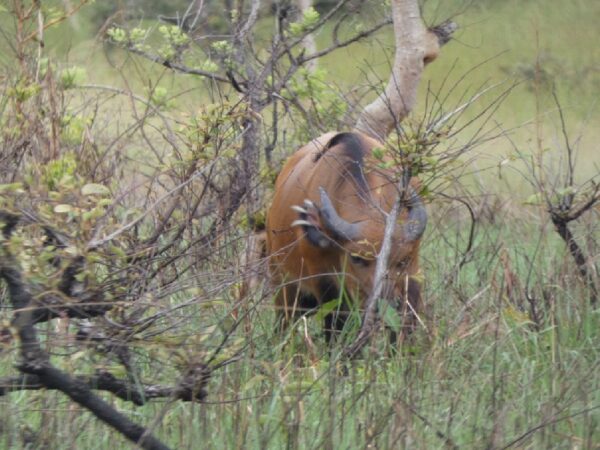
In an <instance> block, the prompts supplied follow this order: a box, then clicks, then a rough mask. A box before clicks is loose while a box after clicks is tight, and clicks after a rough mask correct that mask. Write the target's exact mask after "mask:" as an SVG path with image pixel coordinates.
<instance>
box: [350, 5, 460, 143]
mask: <svg viewBox="0 0 600 450" xmlns="http://www.w3.org/2000/svg"><path fill="white" fill-rule="evenodd" d="M392 20H393V24H394V36H395V44H396V53H395V55H394V65H393V67H392V73H391V75H390V78H389V81H388V83H387V86H386V88H385V91H384V92H383V93H382V94H381V95H380V96H379V97H378V98H377V99H376V100H375V101H373V102H372V103H371V104H370V105H368V106H367V107H366V108H365V109H364V111H363V113H362V114H361V115H360V117H359V119H358V122H357V123H356V126H355V128H356V129H357V130H358V131H360V132H363V133H365V134H368V135H370V136H373V137H374V138H376V139H379V140H384V139H385V138H386V136H387V135H388V134H389V133H390V132H391V131H392V129H393V128H394V126H395V125H396V124H397V123H399V122H400V121H401V120H402V119H403V118H404V117H406V116H407V115H408V113H409V112H410V111H411V110H412V109H413V107H414V105H415V100H416V95H417V87H418V85H419V81H420V79H421V74H422V72H423V68H424V67H425V64H427V63H429V62H431V61H433V60H434V59H435V58H436V57H437V55H438V53H439V47H440V45H442V44H444V43H445V42H447V41H448V40H449V36H450V34H452V32H453V31H454V30H455V29H456V25H455V24H454V23H451V22H448V23H447V24H444V25H442V26H439V27H436V28H434V29H432V30H428V29H427V28H426V27H425V24H424V23H423V20H422V19H421V12H420V10H419V4H418V1H417V0H393V1H392ZM438 30H442V32H441V33H444V35H443V36H442V35H441V34H438Z"/></svg>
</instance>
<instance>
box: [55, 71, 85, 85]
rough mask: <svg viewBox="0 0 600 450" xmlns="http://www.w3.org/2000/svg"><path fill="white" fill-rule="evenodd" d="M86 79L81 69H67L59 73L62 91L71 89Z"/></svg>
mask: <svg viewBox="0 0 600 450" xmlns="http://www.w3.org/2000/svg"><path fill="white" fill-rule="evenodd" d="M86 77H87V73H86V70H85V69H84V68H83V67H69V68H66V69H64V70H63V71H62V72H61V73H60V76H59V80H60V84H61V87H62V88H63V89H71V88H72V87H74V86H77V85H78V84H82V83H83V82H84V81H85V79H86Z"/></svg>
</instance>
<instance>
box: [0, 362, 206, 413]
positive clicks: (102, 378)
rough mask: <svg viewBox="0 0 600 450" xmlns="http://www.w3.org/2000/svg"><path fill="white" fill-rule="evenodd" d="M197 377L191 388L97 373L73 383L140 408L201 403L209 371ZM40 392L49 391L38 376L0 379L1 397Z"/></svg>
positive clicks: (185, 382)
mask: <svg viewBox="0 0 600 450" xmlns="http://www.w3.org/2000/svg"><path fill="white" fill-rule="evenodd" d="M200 374H201V376H200V377H199V380H195V382H194V383H193V385H192V384H190V383H189V380H188V381H186V380H187V378H184V380H183V381H182V383H180V385H179V386H161V385H141V384H139V383H138V384H132V383H130V382H128V381H125V380H119V379H117V378H115V377H114V376H113V375H112V374H110V373H108V372H99V373H98V374H96V375H92V376H77V377H75V380H76V381H77V382H78V383H80V384H83V385H85V386H86V387H87V388H88V389H93V390H98V391H107V392H111V393H112V394H114V395H116V396H117V397H119V398H120V399H121V400H125V401H128V402H132V403H134V404H135V405H138V406H142V405H144V404H146V403H147V402H148V401H149V400H151V399H155V398H168V399H176V400H182V401H202V400H203V399H204V398H205V397H206V391H205V390H204V389H203V388H202V387H199V386H204V385H205V384H206V381H207V379H208V371H207V370H203V371H201V372H200ZM196 385H198V386H196ZM40 389H52V388H50V387H47V386H46V385H45V384H44V383H42V381H41V379H40V377H39V376H37V375H30V374H22V375H17V376H14V377H6V378H2V379H0V397H2V396H4V395H7V394H9V393H11V392H16V391H26V390H31V391H33V390H40Z"/></svg>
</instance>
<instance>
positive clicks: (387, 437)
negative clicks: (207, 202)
mask: <svg viewBox="0 0 600 450" xmlns="http://www.w3.org/2000/svg"><path fill="white" fill-rule="evenodd" d="M447 3H454V2H441V3H439V4H438V3H436V2H432V1H427V2H425V18H426V19H427V20H428V22H431V23H434V22H437V21H438V20H439V19H440V18H445V17H447V16H448V15H452V16H455V18H454V20H456V21H457V22H458V23H459V24H460V26H461V31H460V32H459V33H458V35H457V36H456V40H455V41H454V42H452V43H450V44H448V45H447V46H446V47H444V49H443V52H442V55H441V57H440V59H439V60H438V61H436V62H435V63H433V64H432V65H431V66H429V67H428V68H427V70H426V74H425V80H424V82H423V84H422V92H421V97H420V99H424V98H425V96H427V95H428V93H427V91H428V90H429V91H430V93H429V96H430V98H433V94H432V93H436V95H438V94H437V93H440V92H441V93H442V95H443V94H444V93H448V92H449V94H448V96H449V97H448V100H447V101H446V102H445V103H444V105H445V106H444V107H445V108H448V109H450V108H451V107H452V105H459V104H460V103H461V97H462V96H463V94H464V92H469V93H471V94H473V93H475V92H477V91H478V90H479V89H481V87H482V86H486V85H493V84H495V83H500V82H502V83H503V84H501V85H500V86H499V87H498V89H499V90H502V89H504V88H505V87H508V86H510V85H511V84H512V83H517V85H516V86H515V87H514V89H513V91H512V94H511V95H510V96H509V97H507V99H506V100H505V101H504V102H503V103H502V105H501V106H500V108H499V109H498V110H497V111H496V112H495V113H494V115H493V119H492V120H491V121H490V122H489V126H491V127H494V126H501V127H502V129H504V130H511V131H510V134H509V135H508V136H506V137H503V138H499V139H496V140H494V141H492V142H490V143H487V144H485V145H483V146H481V147H479V148H477V149H476V150H475V152H476V153H472V154H471V155H469V156H472V159H473V160H474V161H472V162H471V163H470V164H471V165H470V166H469V167H472V168H474V169H476V170H477V171H478V173H477V174H475V175H466V176H464V177H463V178H460V179H458V180H456V179H452V180H450V181H448V182H447V186H448V189H449V192H453V193H454V192H458V193H460V194H461V195H463V194H464V195H465V197H468V199H469V200H470V202H471V204H472V207H473V211H474V215H475V222H474V226H475V233H474V238H473V241H472V242H471V245H470V246H469V231H470V227H471V221H470V220H469V219H468V217H469V215H468V214H467V210H466V209H465V208H464V207H463V206H462V205H461V204H460V203H457V202H452V201H450V200H447V199H444V198H442V197H439V198H433V199H432V202H433V204H432V205H431V206H430V209H429V210H430V216H431V217H430V222H429V226H428V230H427V232H426V235H425V237H424V239H423V248H422V256H421V258H422V267H423V273H424V277H425V281H424V284H425V295H424V301H425V312H424V314H423V317H422V323H421V326H420V327H419V328H418V329H417V331H416V332H415V333H414V335H413V336H412V337H411V339H410V341H408V342H404V343H403V345H402V346H401V347H400V348H399V349H397V348H391V347H390V346H389V345H388V343H387V337H386V334H385V333H386V332H385V330H380V332H379V333H378V335H377V338H376V339H374V341H373V344H372V345H371V347H370V348H368V349H367V351H365V352H364V354H363V356H362V357H361V358H358V359H356V360H354V361H352V362H348V361H342V360H341V359H340V351H341V346H340V345H335V346H333V347H331V348H330V347H328V346H327V345H326V344H325V343H324V340H323V339H322V336H321V334H322V333H321V330H320V324H319V323H317V321H316V320H314V319H310V318H309V319H308V320H306V321H300V322H299V323H298V324H297V325H296V326H295V327H294V328H293V329H292V330H291V331H290V332H289V333H288V334H287V335H286V336H285V337H283V338H282V337H281V336H280V335H279V334H278V333H276V332H275V330H274V325H273V324H274V322H275V314H274V312H273V310H272V308H271V304H272V295H273V290H272V289H271V288H270V287H269V286H268V285H267V283H266V282H264V281H263V282H262V283H261V284H260V285H259V286H257V287H256V289H255V292H253V295H252V296H251V297H250V299H249V300H248V301H247V302H245V303H244V305H243V308H242V315H241V319H240V322H239V326H237V328H235V329H232V326H233V323H234V322H233V320H232V310H233V306H232V305H234V304H235V302H236V300H238V297H237V295H238V290H237V288H238V287H239V286H237V285H236V284H235V283H230V284H227V283H224V286H225V287H223V288H222V289H220V290H219V291H218V292H217V293H216V294H215V295H214V296H213V297H212V298H211V299H210V301H203V302H198V303H192V304H191V306H189V307H187V308H185V309H183V310H180V311H175V312H174V313H173V314H174V315H175V317H174V319H173V320H174V321H176V319H181V321H182V324H181V326H180V327H179V328H177V329H176V330H175V331H173V334H172V335H171V334H168V335H166V336H164V337H161V338H160V339H163V340H162V341H160V342H159V340H158V339H159V338H157V341H156V342H153V341H151V340H149V341H139V342H138V341H133V342H132V346H133V350H134V353H135V355H136V359H137V361H136V362H137V363H138V365H139V366H140V367H141V368H142V375H143V376H148V377H150V376H152V377H153V378H155V379H161V380H170V379H172V377H174V376H176V372H177V371H176V370H175V368H177V367H178V365H180V364H181V361H183V360H185V359H186V357H187V356H188V355H192V354H193V355H195V354H197V353H198V352H199V353H200V355H201V356H203V357H208V356H209V355H211V353H212V352H213V351H214V350H215V349H216V348H218V347H219V345H220V344H221V342H222V340H223V338H224V336H227V335H228V334H230V333H231V337H230V338H229V339H228V340H227V344H226V346H225V349H224V350H223V351H222V352H221V354H220V356H219V358H220V360H225V359H227V358H234V360H233V362H231V363H230V364H228V365H226V366H224V367H221V368H219V369H218V370H217V371H215V372H214V373H213V375H212V377H211V379H210V381H209V384H208V386H207V391H208V397H207V398H206V401H205V402H203V403H196V404H190V403H184V402H177V401H164V402H161V401H155V402H151V403H150V404H148V405H146V406H142V407H138V408H136V407H134V406H133V405H132V404H131V403H127V402H122V401H120V400H118V399H114V397H111V396H108V395H104V394H102V395H103V396H104V398H106V399H108V400H109V401H110V402H111V403H112V404H114V405H116V406H117V407H118V408H119V410H121V411H123V412H125V413H126V414H127V415H129V416H130V417H131V418H132V419H134V420H136V421H138V422H139V423H142V424H144V425H145V426H148V427H150V428H151V429H152V430H153V431H154V432H155V434H156V435H157V436H158V437H159V438H160V439H162V440H163V441H164V442H165V443H166V444H167V445H170V446H171V447H172V448H174V449H190V450H195V449H204V448H206V449H208V448H210V449H237V448H247V449H283V448H286V449H336V450H337V449H359V448H370V449H388V448H389V449H395V448H406V449H435V448H460V449H465V448H466V449H471V448H473V449H480V448H486V449H505V448H515V449H550V448H552V449H555V448H556V449H598V448H600V377H599V376H598V371H599V370H600V331H599V330H600V310H599V309H598V308H597V307H596V308H595V309H594V308H593V307H592V306H591V305H590V302H589V298H590V295H591V292H590V291H589V289H588V288H586V286H585V285H584V283H582V281H581V279H580V277H579V276H578V273H577V270H576V267H575V265H574V264H573V262H572V259H571V256H570V254H569V253H568V251H567V249H566V247H565V246H564V243H563V241H562V240H561V239H560V238H559V237H558V235H557V234H556V233H555V232H554V230H553V227H552V224H551V223H550V222H549V219H548V217H547V214H546V211H545V209H544V207H542V206H536V205H525V204H524V201H525V199H527V197H529V196H530V194H531V192H532V188H531V187H530V186H528V184H527V182H526V181H525V180H524V177H523V176H522V175H521V174H520V172H522V171H523V168H524V165H523V164H522V161H519V160H518V159H517V160H514V161H513V160H510V161H509V162H508V164H506V165H503V166H502V170H500V166H499V163H500V162H501V161H505V160H507V158H509V157H510V156H511V155H513V156H514V155H515V154H516V152H517V150H518V151H519V152H520V153H521V154H532V155H536V154H539V153H540V152H542V153H544V154H545V155H549V161H550V162H549V164H554V165H555V166H556V167H557V170H559V169H560V164H561V161H562V160H561V158H564V157H563V156H561V155H562V153H561V149H562V148H563V146H564V141H563V137H562V135H561V128H560V119H559V116H558V111H557V109H556V104H555V103H554V100H553V97H552V90H553V88H554V89H556V92H557V96H558V98H559V99H560V102H561V105H562V108H563V110H564V113H565V116H566V118H567V131H568V133H569V134H570V136H571V137H572V142H574V143H576V144H577V149H578V154H577V155H578V156H577V158H578V159H577V162H578V163H579V165H578V171H577V176H578V177H579V179H580V180H585V179H588V178H589V177H591V176H594V175H597V173H598V172H599V171H600V153H599V152H598V149H597V144H596V143H597V141H598V138H600V127H598V123H599V119H600V111H599V109H598V104H597V101H598V97H599V94H600V74H599V70H600V68H599V67H598V61H600V49H599V47H598V46H597V45H596V40H597V34H598V31H597V30H598V25H597V24H598V20H599V19H600V3H599V2H593V1H583V0H579V1H571V2H564V1H560V0H546V1H544V0H530V1H517V0H507V1H503V2H499V1H494V2H492V1H488V2H481V4H471V5H470V6H469V7H467V8H463V7H465V6H466V4H467V3H470V2H463V3H461V4H458V3H456V4H453V5H448V4H447ZM474 3H475V2H474ZM463 9H464V10H463ZM78 17H79V19H78V22H77V23H68V24H66V25H64V27H63V28H60V29H57V30H53V31H51V32H49V34H48V36H47V39H48V43H47V46H48V47H49V50H48V51H49V52H50V53H51V54H54V55H55V57H56V59H57V60H60V61H68V62H65V63H64V64H65V65H71V64H73V65H78V66H82V67H84V68H85V69H86V73H87V80H86V83H87V84H97V85H111V86H115V87H118V88H124V87H128V88H132V89H133V90H134V91H135V92H139V93H140V95H143V94H144V92H145V91H144V89H146V86H148V80H149V79H152V80H156V79H157V78H158V77H161V81H160V85H161V86H165V87H167V88H168V89H169V92H170V93H171V94H172V95H173V96H174V97H175V100H174V104H173V106H172V108H171V111H170V112H171V113H172V114H173V116H174V117H179V115H184V114H185V113H189V112H192V111H195V110H197V109H198V107H199V106H198V105H199V104H202V102H205V101H206V98H207V95H206V93H205V92H203V85H202V84H201V83H197V82H196V80H195V79H194V78H193V77H190V76H173V75H172V74H170V73H168V72H165V71H163V70H161V69H157V68H156V67H153V66H151V65H149V64H148V63H146V62H143V61H140V60H137V59H135V58H134V59H129V58H128V57H126V55H125V54H124V53H123V52H122V51H120V50H118V49H114V48H112V49H108V51H107V49H106V48H105V47H104V45H103V44H102V43H99V42H98V40H95V39H94V37H95V36H94V33H91V32H88V29H89V28H88V22H87V21H88V18H87V17H86V12H85V11H83V13H82V14H81V15H80V16H78ZM2 20H6V18H3V19H2ZM3 23H4V24H6V22H3ZM65 30H69V32H68V33H67V32H65ZM319 40H320V45H325V43H326V41H327V33H322V35H320V36H319ZM389 42H390V34H389V32H387V31H386V32H382V33H380V34H379V35H377V37H376V38H375V39H372V40H371V41H369V42H368V43H364V42H363V43H361V44H358V45H353V46H351V47H349V48H347V49H342V50H340V51H339V52H336V53H334V54H332V55H330V56H328V57H327V58H325V59H324V60H323V61H322V63H321V64H322V67H325V68H326V69H327V71H328V82H329V83H331V84H332V85H335V86H336V87H339V88H340V90H344V91H347V90H348V88H349V87H354V86H358V87H360V86H364V85H366V84H368V81H367V80H371V81H372V80H373V79H377V77H379V78H381V79H383V78H386V77H387V75H386V74H387V70H388V67H389V66H388V62H387V60H388V58H389V55H390V50H391V49H390V47H389V45H390V44H389ZM1 58H2V59H1V61H2V63H3V64H4V65H5V66H6V65H7V64H10V60H9V59H7V57H6V56H3V57H1ZM365 67H368V68H369V69H368V70H369V71H368V72H367V71H366V69H365ZM124 73H126V74H128V75H131V76H127V77H125V76H123V74H124ZM446 77H447V78H448V81H446V82H444V81H443V80H444V79H445V78H446ZM463 78H464V79H463ZM455 83H458V87H456V88H455V89H450V87H451V86H453V85H454V84H455ZM442 84H443V86H442ZM495 92H497V91H492V92H490V93H489V94H488V95H487V96H485V97H484V98H483V99H482V100H483V102H484V103H482V104H481V105H483V104H485V101H490V100H491V99H493V98H495V95H497V94H496V93H495ZM182 93H183V94H182ZM116 102H120V103H116ZM430 104H431V103H430ZM115 105H118V107H119V114H118V115H117V114H115V116H114V117H112V119H114V121H118V120H119V118H120V117H121V116H123V117H124V118H123V121H124V122H125V123H127V120H129V119H128V118H127V117H126V116H127V115H128V114H129V113H130V112H131V111H130V109H129V108H130V106H129V104H128V103H127V102H126V101H121V100H118V101H115ZM423 105H424V101H419V106H418V108H417V111H416V112H415V115H416V116H418V115H419V114H423ZM482 107H483V106H480V105H479V104H478V105H475V106H474V108H473V109H472V110H471V111H470V112H469V113H468V114H467V115H466V116H465V119H466V120H468V119H469V118H470V117H475V116H476V115H477V113H478V111H481V108H482ZM103 108H106V110H110V105H108V106H106V105H104V106H103ZM265 120H268V119H265ZM119 126H123V125H121V124H117V125H115V124H114V123H111V124H109V125H107V127H109V128H110V129H111V130H114V129H116V128H118V127H119ZM119 130H120V128H119ZM159 131H160V130H159ZM459 139H464V140H465V141H466V140H468V139H469V131H468V130H467V131H466V132H465V134H464V135H461V136H459ZM143 145H144V144H143V142H141V143H135V142H134V143H133V144H132V145H131V147H129V148H128V152H129V154H130V155H131V158H132V162H131V165H135V164H137V163H138V161H141V160H143V158H144V153H143V152H144V148H143ZM292 150H293V149H292V148H287V147H284V146H279V147H278V148H277V149H276V152H277V155H276V156H277V158H283V157H284V156H285V155H286V154H289V152H291V151H292ZM463 170H464V167H463ZM465 171H466V172H470V169H469V170H465ZM479 171H481V173H479ZM442 186H444V185H442ZM467 194H468V195H467ZM598 218H599V212H598V210H596V211H592V212H591V213H588V214H586V215H584V216H582V217H581V219H580V220H578V221H577V222H576V223H573V224H572V230H573V232H574V234H575V236H576V239H577V240H578V242H580V244H581V245H582V248H583V249H584V251H585V252H586V254H587V255H589V256H590V260H591V266H592V265H594V264H595V267H597V266H598V257H599V255H600V221H599V220H598ZM240 234H241V232H240ZM469 247H470V250H469V251H468V252H467V253H465V249H467V248H469ZM238 257H239V249H232V250H227V251H224V254H223V257H222V259H221V260H220V261H219V262H218V263H215V265H213V266H209V267H204V268H202V269H199V270H197V271H193V272H189V273H188V274H186V275H185V277H183V278H181V279H180V280H179V282H180V283H181V287H180V288H178V289H175V293H173V294H172V295H170V296H169V297H168V299H167V300H166V301H168V302H170V303H171V304H173V305H177V304H183V303H185V302H188V301H190V300H193V299H194V298H196V297H200V295H201V294H199V292H200V291H202V290H203V289H204V290H206V291H210V290H211V289H213V288H214V286H217V285H218V284H219V282H220V281H221V280H226V279H228V277H231V270H232V268H231V266H232V265H233V262H235V261H236V260H237V258H238ZM264 263H265V262H264V261H259V262H258V264H259V265H264ZM593 276H594V280H595V282H596V284H597V285H598V283H599V282H600V281H599V279H598V275H597V272H594V274H593ZM211 283H212V285H211V286H206V285H208V284H211ZM2 307H3V308H4V305H2ZM532 308H534V310H535V315H536V317H537V319H538V320H537V321H535V320H532V319H533V318H532ZM0 321H8V316H7V315H5V314H4V313H2V312H0ZM0 323H4V322H0ZM39 329H40V334H41V335H42V336H43V339H44V343H45V345H47V346H48V348H49V350H51V351H52V352H53V354H54V357H53V360H55V361H56V363H57V364H61V367H63V368H64V369H68V370H74V369H77V370H81V369H85V368H89V369H92V368H98V365H100V364H102V363H101V362H100V361H98V360H95V359H94V358H93V357H88V356H86V355H84V354H83V352H79V351H77V349H76V348H75V345H74V344H73V342H71V341H68V340H67V341H64V339H65V336H64V335H61V334H60V331H58V330H57V329H55V327H54V325H53V324H48V325H43V326H40V327H39ZM355 331H356V330H355V329H351V327H350V329H348V330H347V333H348V334H349V335H350V336H345V338H346V339H349V338H350V337H351V335H352V333H354V332H355ZM150 345H152V346H155V347H156V349H155V348H154V347H152V348H150V347H149V346H150ZM65 354H67V355H69V357H68V358H64V357H63V356H64V355H65ZM16 361H17V352H16V350H15V347H14V346H10V345H7V346H6V347H0V376H5V375H9V374H12V373H14V371H13V368H12V367H13V365H14V364H15V363H16ZM157 362H158V363H157ZM216 362H217V363H218V362H219V361H216ZM156 371H158V373H157V372H156ZM0 410H1V411H2V414H0V449H7V450H9V449H10V450H12V449H30V448H40V449H42V448H47V449H57V450H63V449H64V450H67V449H90V450H91V449H94V450H96V449H99V450H100V449H115V448H129V447H131V446H130V444H129V443H128V442H127V441H125V440H124V439H123V438H122V437H121V436H119V435H117V433H115V432H113V431H111V430H109V429H108V428H107V427H106V426H105V425H104V424H102V423H100V422H99V421H97V420H96V419H95V418H94V417H93V416H92V415H91V414H90V413H88V412H85V411H84V410H83V409H82V408H81V407H79V406H77V405H76V404H74V403H72V402H70V401H69V400H68V399H67V398H66V397H65V396H64V395H62V394H60V393H55V392H46V391H22V392H15V393H11V394H9V395H6V396H1V397H0Z"/></svg>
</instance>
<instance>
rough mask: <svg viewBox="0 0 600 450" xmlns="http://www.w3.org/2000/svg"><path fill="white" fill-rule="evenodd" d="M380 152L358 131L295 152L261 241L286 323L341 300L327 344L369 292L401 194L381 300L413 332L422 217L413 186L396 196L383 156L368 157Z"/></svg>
mask: <svg viewBox="0 0 600 450" xmlns="http://www.w3.org/2000/svg"><path fill="white" fill-rule="evenodd" d="M381 148H382V144H381V143H379V142H378V141H376V140H374V139H372V138H370V137H368V136H366V135H364V134H361V133H358V132H353V133H327V134H325V135H323V136H321V137H319V138H317V139H315V140H313V141H312V142H311V143H309V144H308V145H305V146H304V147H302V148H301V149H299V150H298V151H297V152H295V153H294V154H293V155H292V156H291V157H290V158H289V159H288V160H287V162H286V163H285V165H284V167H283V169H282V170H281V173H280V174H279V176H278V178H277V181H276V184H275V194H274V198H273V202H272V205H271V207H270V209H269V211H268V214H267V222H266V229H267V237H266V239H267V254H268V256H269V270H270V273H271V278H272V281H273V283H274V284H275V286H278V287H280V290H279V292H278V295H277V297H276V300H275V303H276V307H277V310H278V314H279V316H280V319H281V321H282V324H283V325H285V324H287V323H289V321H290V320H291V319H293V318H296V317H298V316H299V315H302V314H304V313H307V312H311V311H315V310H316V309H317V308H318V307H319V306H320V305H323V304H324V303H327V302H329V301H331V300H335V299H340V298H341V299H342V302H341V304H339V305H338V309H337V310H336V311H335V312H334V313H330V314H327V315H326V316H325V333H326V336H327V338H328V339H330V338H331V336H332V332H333V331H339V330H341V328H342V327H343V325H344V322H345V320H346V317H347V315H348V311H349V309H350V304H349V302H350V303H352V304H354V305H356V306H357V307H359V308H360V307H362V306H363V304H364V302H365V300H366V299H367V298H368V296H369V294H370V292H371V289H372V288H373V279H374V273H375V265H376V264H375V261H376V256H377V254H378V252H379V250H380V248H381V243H382V240H383V236H384V228H385V218H386V213H387V212H388V211H390V209H391V208H392V205H393V203H394V202H395V201H396V199H397V198H398V195H402V196H403V198H404V202H403V205H404V208H403V209H402V210H401V211H400V214H399V215H398V222H397V226H396V227H395V231H394V234H393V236H392V251H391V253H390V257H389V261H388V262H389V264H388V272H387V275H386V278H385V284H384V291H383V297H384V298H385V299H386V300H387V301H388V302H390V303H391V304H392V305H393V306H394V307H395V308H396V309H397V310H398V311H400V312H401V313H402V315H403V317H404V319H405V321H404V323H405V325H404V327H403V329H404V330H406V329H407V327H412V326H414V317H415V314H416V313H417V312H418V310H419V304H420V296H421V284H420V281H419V279H418V272H419V243H420V238H421V236H422V235H423V232H424V231H425V226H426V223H427V214H426V212H425V208H424V206H423V202H422V201H421V198H420V197H419V196H418V194H417V192H416V190H417V187H416V184H417V182H416V180H411V183H410V184H409V186H408V187H407V188H406V189H404V192H399V190H400V189H399V188H398V186H399V183H398V182H397V180H396V179H394V173H395V172H393V171H392V170H389V169H385V168H382V167H385V164H382V161H381V155H380V153H379V154H376V155H374V154H373V153H374V152H373V150H374V149H381ZM376 156H377V157H376ZM396 178H397V176H396ZM341 289H343V290H344V291H345V295H342V292H341Z"/></svg>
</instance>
